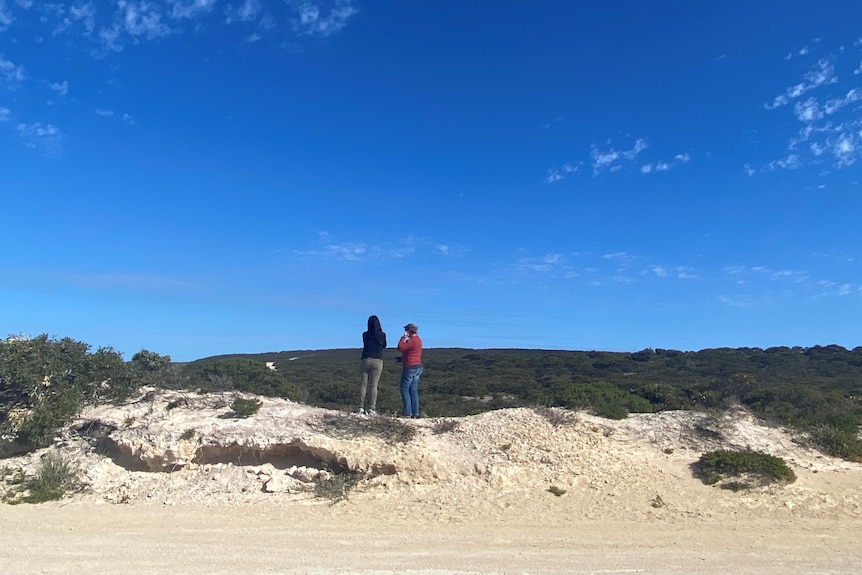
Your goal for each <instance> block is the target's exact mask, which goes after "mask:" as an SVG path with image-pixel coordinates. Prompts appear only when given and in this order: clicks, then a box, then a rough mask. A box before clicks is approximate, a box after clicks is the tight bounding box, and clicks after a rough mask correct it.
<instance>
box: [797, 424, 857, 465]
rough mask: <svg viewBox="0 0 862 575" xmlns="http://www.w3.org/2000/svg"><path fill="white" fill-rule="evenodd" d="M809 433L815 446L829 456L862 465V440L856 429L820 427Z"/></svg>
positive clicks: (830, 426)
mask: <svg viewBox="0 0 862 575" xmlns="http://www.w3.org/2000/svg"><path fill="white" fill-rule="evenodd" d="M809 433H810V434H811V441H812V442H813V443H814V445H815V446H817V448H818V449H820V451H822V452H824V453H826V454H827V455H832V456H834V457H840V458H842V459H846V460H848V461H855V462H856V463H862V440H860V439H859V433H858V432H857V431H856V430H855V429H843V428H839V427H835V426H833V425H818V426H815V427H813V428H812V429H811V430H810V432H809Z"/></svg>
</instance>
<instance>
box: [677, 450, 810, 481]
mask: <svg viewBox="0 0 862 575" xmlns="http://www.w3.org/2000/svg"><path fill="white" fill-rule="evenodd" d="M693 467H694V472H695V476H696V477H698V478H700V479H701V481H703V482H704V483H705V484H707V485H715V484H716V483H719V482H720V481H723V480H724V479H726V478H728V477H732V478H742V479H743V481H736V480H734V481H731V482H730V483H728V484H727V488H729V489H733V490H734V491H736V490H737V489H738V488H739V487H740V485H743V484H745V485H746V486H747V485H748V484H749V483H752V484H759V485H764V484H768V483H775V482H785V483H792V482H794V481H796V474H795V473H793V470H792V469H790V467H788V465H787V463H785V461H784V460H783V459H781V458H780V457H775V456H774V455H769V454H766V453H761V452H758V451H749V450H743V451H731V450H727V449H721V450H718V451H710V452H708V453H704V454H703V455H702V456H701V457H700V459H699V460H698V461H697V462H696V463H695V464H694V466H693Z"/></svg>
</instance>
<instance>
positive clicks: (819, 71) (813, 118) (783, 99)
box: [745, 46, 862, 176]
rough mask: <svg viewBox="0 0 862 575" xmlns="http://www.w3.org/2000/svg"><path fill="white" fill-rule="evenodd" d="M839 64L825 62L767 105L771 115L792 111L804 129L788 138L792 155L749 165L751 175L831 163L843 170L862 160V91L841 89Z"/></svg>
mask: <svg viewBox="0 0 862 575" xmlns="http://www.w3.org/2000/svg"><path fill="white" fill-rule="evenodd" d="M857 47H859V46H857ZM807 53H808V52H807V51H803V50H800V51H799V52H797V53H794V54H793V56H794V57H805V56H806V55H807ZM839 53H843V51H840V52H839ZM838 63H839V58H838V57H837V56H834V55H833V56H830V57H828V58H820V59H819V60H817V62H816V64H814V65H813V66H812V67H811V68H810V69H809V70H808V71H807V72H806V73H805V74H804V75H803V78H802V81H801V82H799V83H796V84H794V85H792V86H790V87H789V88H787V89H785V90H784V92H783V93H781V94H779V95H778V96H776V97H775V98H774V100H773V101H772V102H771V103H768V104H764V107H765V109H766V110H770V111H775V110H778V109H780V108H784V107H789V109H790V110H792V113H793V118H794V119H795V120H796V121H797V122H798V123H799V124H801V126H800V127H799V129H798V131H797V132H796V133H795V134H793V135H792V136H790V137H789V138H788V141H787V150H786V152H785V154H784V155H783V156H782V157H781V158H778V159H775V160H772V161H769V162H767V163H765V164H763V165H762V166H761V167H760V168H759V169H758V168H755V166H753V165H752V164H751V163H749V164H746V166H745V172H746V173H747V174H748V175H750V176H751V175H754V174H755V173H757V172H758V171H763V172H769V171H774V170H780V169H781V170H783V169H789V170H793V169H799V168H803V167H806V166H808V165H823V164H829V163H831V165H832V166H833V167H834V168H836V169H842V168H846V167H848V166H851V165H853V164H855V163H856V162H857V161H858V160H859V158H860V157H862V117H860V116H859V114H858V110H859V103H860V102H862V87H860V86H846V83H845V85H843V86H842V84H841V83H840V82H839V80H840V78H839V75H838V73H837V72H836V67H837V64H838ZM844 69H847V68H846V67H845V68H844ZM836 89H837V90H836ZM791 104H792V106H791ZM821 169H822V168H821Z"/></svg>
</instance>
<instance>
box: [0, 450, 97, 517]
mask: <svg viewBox="0 0 862 575" xmlns="http://www.w3.org/2000/svg"><path fill="white" fill-rule="evenodd" d="M12 483H13V488H12V489H9V490H8V491H7V492H6V494H5V495H4V501H5V502H6V503H12V504H17V503H44V502H46V501H58V500H60V499H62V498H63V497H64V496H65V495H66V493H69V492H73V491H77V490H79V489H80V488H81V485H80V482H79V480H78V469H77V468H76V467H75V466H74V465H73V464H72V463H71V462H70V461H69V460H68V459H66V458H65V457H63V456H62V455H61V454H59V453H58V452H50V453H48V454H47V455H46V456H45V457H44V458H42V462H41V464H40V466H39V469H38V470H37V471H36V475H34V476H33V477H31V478H25V477H24V475H23V473H20V472H19V473H18V474H17V475H16V477H15V478H13V480H12Z"/></svg>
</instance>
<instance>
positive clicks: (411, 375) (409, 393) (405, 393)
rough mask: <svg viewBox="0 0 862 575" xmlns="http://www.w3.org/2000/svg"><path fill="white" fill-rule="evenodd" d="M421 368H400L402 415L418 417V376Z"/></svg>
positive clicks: (417, 366) (418, 366)
mask: <svg viewBox="0 0 862 575" xmlns="http://www.w3.org/2000/svg"><path fill="white" fill-rule="evenodd" d="M420 375H422V366H421V365H414V366H412V367H403V368H401V403H402V404H403V405H404V412H403V413H404V415H406V416H408V417H409V416H414V417H419V376H420Z"/></svg>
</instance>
